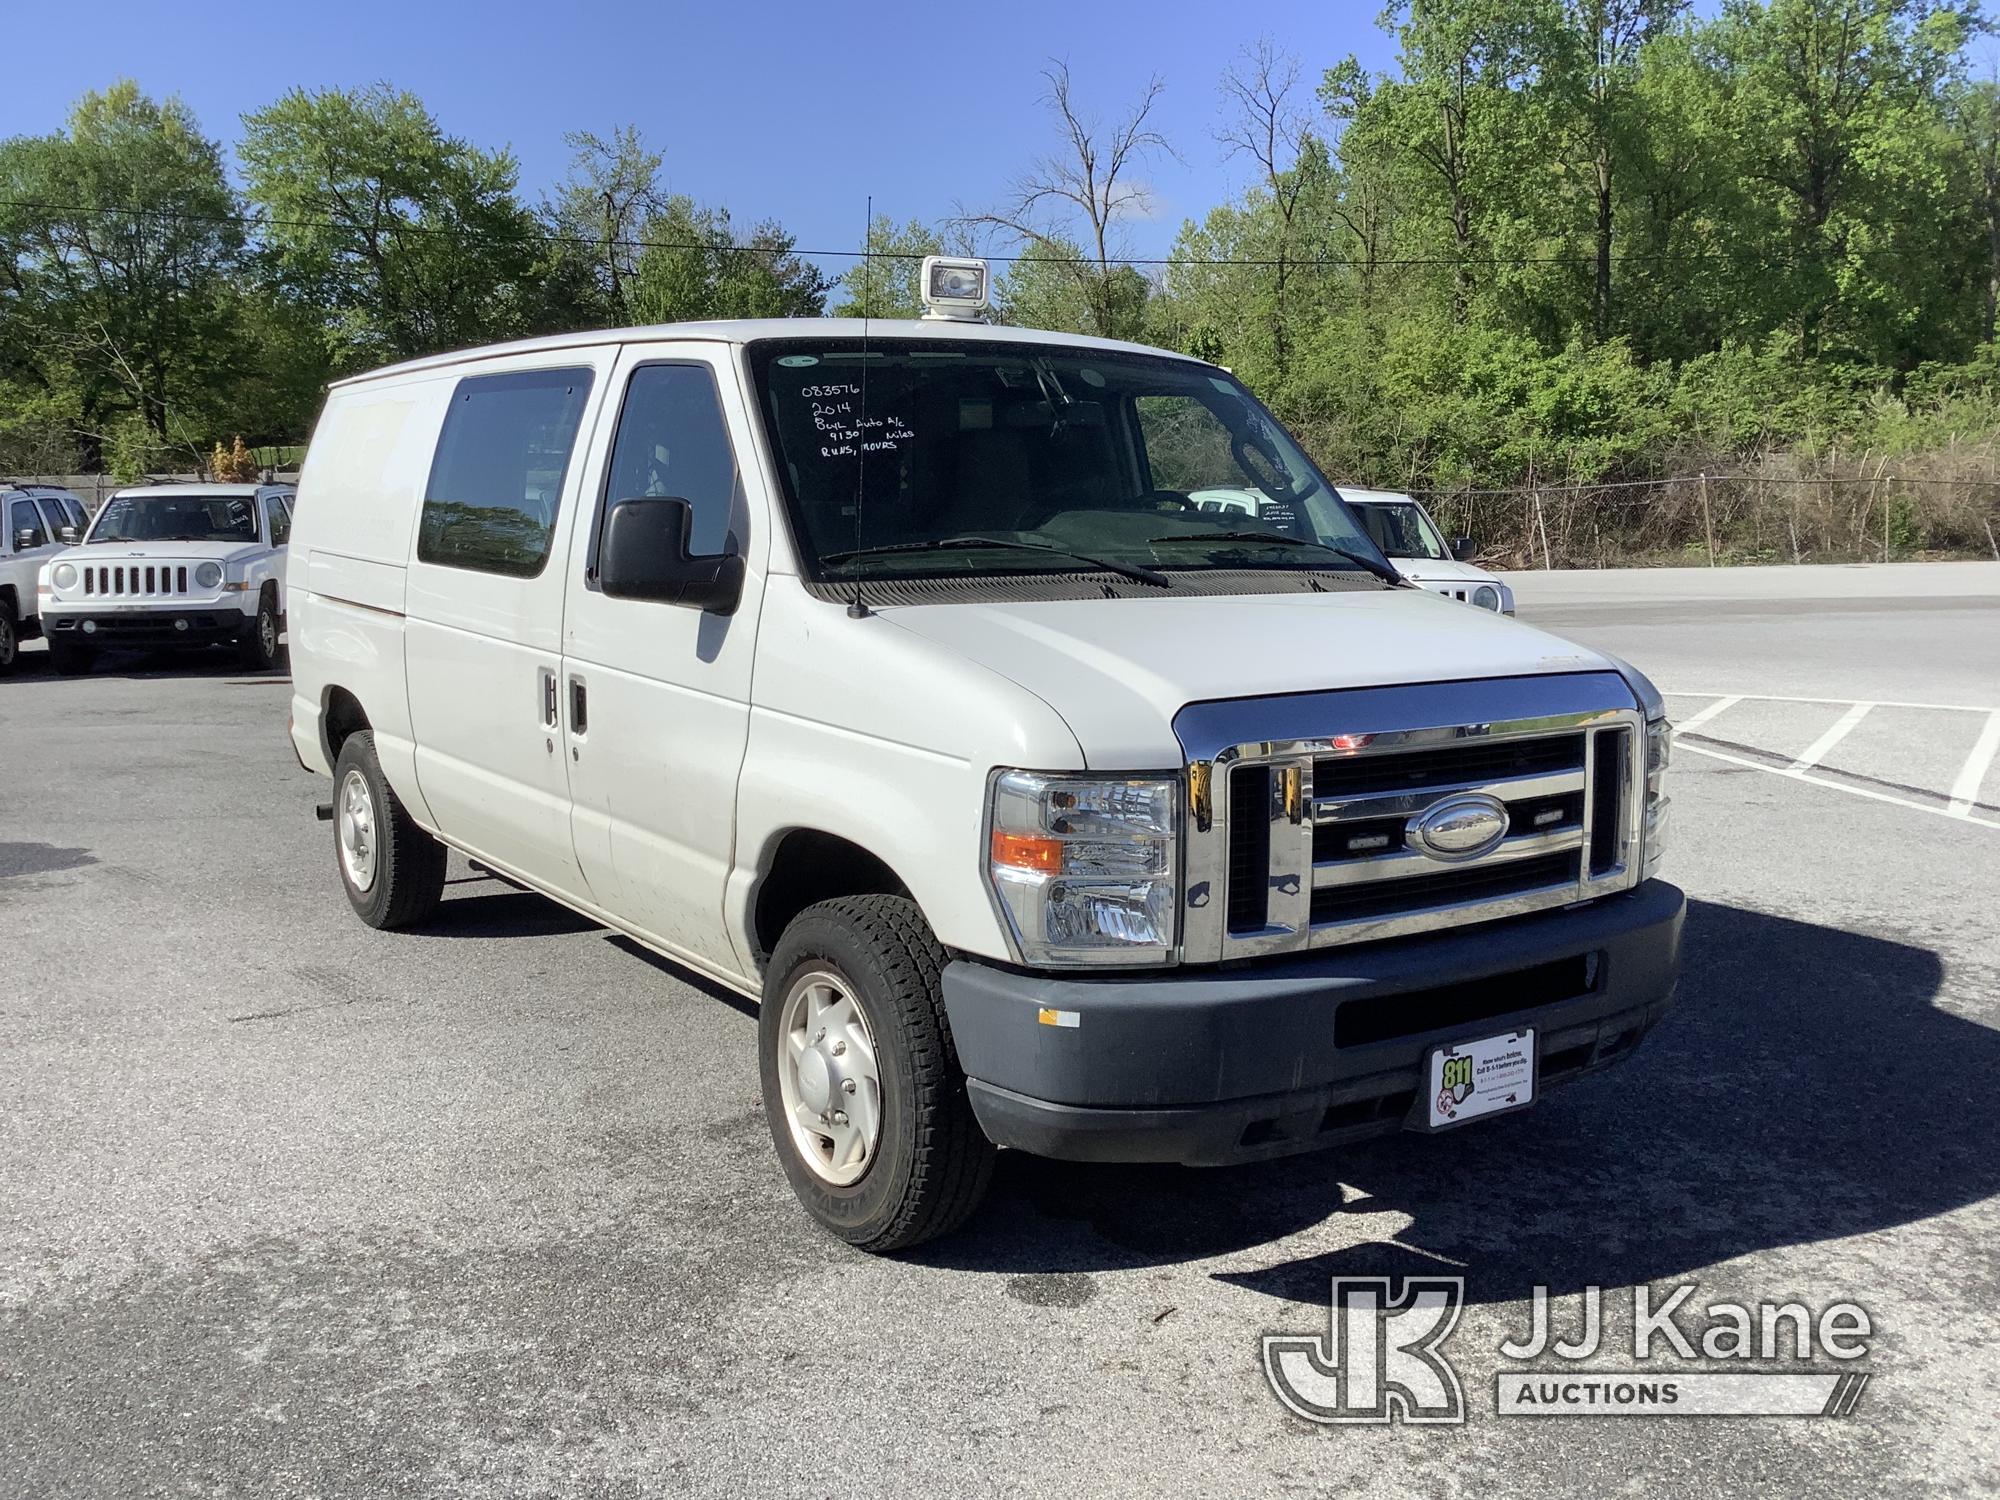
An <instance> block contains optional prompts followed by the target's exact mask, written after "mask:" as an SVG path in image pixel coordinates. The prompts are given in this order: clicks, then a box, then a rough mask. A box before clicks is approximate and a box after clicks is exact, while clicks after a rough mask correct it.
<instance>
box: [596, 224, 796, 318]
mask: <svg viewBox="0 0 2000 1500" xmlns="http://www.w3.org/2000/svg"><path fill="white" fill-rule="evenodd" d="M644 240H645V248H644V249H643V250H642V251H641V253H640V255H639V259H638V262H637V264H636V265H635V266H634V268H633V272H632V276H631V279H630V281H629V282H628V283H627V284H626V295H627V300H628V302H629V304H630V306H631V310H632V314H633V317H634V320H635V321H637V322H641V323H681V322H688V321H691V320H695V319H701V318H816V317H818V316H819V315H820V314H821V313H822V312H823V311H824V310H825V307H826V294H827V291H828V289H829V285H830V284H829V283H828V281H827V279H826V277H825V276H824V275H822V274H821V272H820V270H819V268H818V267H817V266H814V265H813V264H811V263H810V262H809V261H806V260H804V259H802V258H801V257H800V256H798V255H797V254H796V253H795V252H794V248H793V247H794V246H795V244H796V243H797V241H796V240H795V239H794V238H793V237H792V236H791V235H789V234H787V233H786V232H785V231H784V229H783V228H781V227H780V226H779V225H777V224H775V223H772V222H769V221H767V222H765V223H762V224H759V225H757V226H756V227H755V228H754V229H752V230H751V231H750V233H749V234H748V235H747V236H745V237H744V238H743V240H742V241H741V242H739V241H738V240H737V238H736V233H735V229H734V227H733V225H732V224H731V222H730V217H729V210H727V209H726V208H703V207H701V206H699V205H698V204H696V203H695V202H694V201H693V200H692V199H690V198H686V197H681V196H675V197H672V198H669V199H667V200H666V203H665V205H664V207H663V208H662V210H661V211H660V212H659V213H657V214H655V215H653V216H652V217H651V218H649V219H647V220H646V224H645V229H644Z"/></svg>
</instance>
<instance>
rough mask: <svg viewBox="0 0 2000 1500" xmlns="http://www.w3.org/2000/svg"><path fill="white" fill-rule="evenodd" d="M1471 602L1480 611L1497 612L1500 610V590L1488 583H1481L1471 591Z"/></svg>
mask: <svg viewBox="0 0 2000 1500" xmlns="http://www.w3.org/2000/svg"><path fill="white" fill-rule="evenodd" d="M1472 602H1473V603H1474V604H1476V605H1478V606H1479V607H1480V608H1481V609H1492V610H1497V609H1499V608H1500V590H1498V589H1496V588H1495V587H1493V585H1492V584H1490V583H1482V584H1480V585H1479V587H1478V588H1476V589H1474V590H1473V591H1472Z"/></svg>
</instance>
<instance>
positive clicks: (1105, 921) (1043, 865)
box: [987, 771, 1181, 965]
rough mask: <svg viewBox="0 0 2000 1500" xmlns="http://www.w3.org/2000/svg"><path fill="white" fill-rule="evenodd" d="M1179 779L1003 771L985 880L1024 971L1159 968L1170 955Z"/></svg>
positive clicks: (996, 785)
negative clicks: (1032, 967) (1040, 967)
mask: <svg viewBox="0 0 2000 1500" xmlns="http://www.w3.org/2000/svg"><path fill="white" fill-rule="evenodd" d="M1180 815H1181V792H1180V780H1179V778H1178V777H1171V778H1170V777H1157V776H1143V777H1142V776H1134V777H1120V778H1116V779H1105V778H1102V777H1080V776H1044V775H1040V774H1038V773H1036V772H1033V771H1002V772H1000V773H999V774H998V775H996V776H995V777H994V778H993V790H992V797H991V805H990V807H989V810H988V816H987V829H988V837H987V871H988V878H989V879H990V880H991V882H992V885H993V891H994V894H995V895H996V896H997V897H999V900H1000V907H1001V910H1002V911H1003V912H1005V914H1006V917H1007V925H1008V927H1009V929H1010V933H1009V935H1010V937H1011V938H1012V940H1013V946H1014V949H1015V952H1016V953H1017V954H1018V955H1019V957H1020V960H1021V962H1022V963H1025V964H1048V965H1074V964H1152V963H1165V962H1167V961H1168V960H1169V959H1171V958H1172V957H1173V949H1174V913H1175V906H1176V904H1177V902H1176V891H1177V883H1176V882H1177V878H1178V871H1179V859H1178V848H1177V845H1178V842H1179V827H1180Z"/></svg>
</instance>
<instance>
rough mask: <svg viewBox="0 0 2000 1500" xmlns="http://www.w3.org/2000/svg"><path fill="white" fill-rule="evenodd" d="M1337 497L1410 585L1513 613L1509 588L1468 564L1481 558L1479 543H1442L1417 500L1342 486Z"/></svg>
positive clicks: (1391, 492)
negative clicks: (1347, 506) (1355, 516)
mask: <svg viewBox="0 0 2000 1500" xmlns="http://www.w3.org/2000/svg"><path fill="white" fill-rule="evenodd" d="M1340 498H1341V499H1343V500H1345V501H1346V502H1347V503H1348V504H1349V505H1350V506H1352V507H1353V508H1354V513H1355V514H1356V515H1357V516H1359V517H1360V518H1361V524H1362V526H1363V527H1365V528H1366V529H1367V532H1368V538H1369V540H1370V541H1372V542H1374V543H1375V545H1376V546H1378V547H1380V548H1381V549H1382V551H1383V552H1384V553H1385V554H1387V556H1388V559H1389V561H1390V562H1392V563H1394V564H1395V565H1396V571H1397V572H1398V573H1401V574H1402V575H1403V576H1404V577H1405V578H1407V579H1409V580H1410V581H1411V582H1412V583H1414V584H1416V585H1418V586H1419V587H1420V588H1426V589H1429V590H1431V592H1433V593H1437V594H1443V595H1444V596H1445V597H1446V598H1447V599H1456V600H1458V601H1459V602H1460V603H1461V604H1476V605H1478V606H1479V607H1480V608H1481V609H1491V610H1497V611H1498V612H1499V613H1501V614H1503V615H1511V614H1512V613H1514V591H1513V589H1511V588H1509V587H1508V586H1507V585H1506V584H1505V583H1503V582H1501V581H1500V580H1499V579H1498V578H1495V577H1494V576H1493V575H1492V574H1491V573H1489V572H1487V571H1486V570H1485V569H1484V568H1481V567H1475V566H1474V565H1473V562H1472V559H1473V558H1475V557H1477V556H1478V555H1479V547H1478V544H1477V543H1476V542H1474V541H1473V539H1472V538H1471V537H1469V536H1462V537H1456V538H1454V539H1453V540H1452V541H1450V542H1446V541H1445V539H1444V532H1443V531H1441V530H1440V529H1439V527H1438V524H1437V522H1436V521H1434V520H1432V519H1431V513H1430V512H1429V511H1427V510H1425V509H1424V507H1423V506H1422V505H1421V504H1419V503H1418V502H1417V499H1416V497H1415V496H1413V495H1405V494H1403V493H1402V492H1401V491H1398V490H1362V489H1355V488H1354V487H1353V486H1351V485H1345V484H1343V485H1342V486H1340Z"/></svg>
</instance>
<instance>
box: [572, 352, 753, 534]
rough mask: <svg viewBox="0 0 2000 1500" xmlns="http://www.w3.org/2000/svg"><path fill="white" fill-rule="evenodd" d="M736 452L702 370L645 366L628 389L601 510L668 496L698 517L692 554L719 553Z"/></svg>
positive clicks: (733, 487)
mask: <svg viewBox="0 0 2000 1500" xmlns="http://www.w3.org/2000/svg"><path fill="white" fill-rule="evenodd" d="M736 479H737V475H736V453H735V450H734V449H732V448H731V447H730V445H729V429H728V427H727V426H726V425H725V423H724V420H723V415H722V399H721V397H720V396H719V395H717V393H716V389H715V376H714V375H713V374H712V373H711V372H710V371H709V370H708V368H707V367H706V366H703V365H641V366H640V367H639V368H638V369H636V370H634V371H633V372H632V379H631V380H630V382H628V383H627V385H626V387H625V405H624V408H623V409H622V410H621V411H620V412H619V413H618V435H617V437H616V438H615V439H614V440H613V441H612V445H611V472H610V477H609V478H608V479H607V480H606V483H605V491H604V503H605V505H607V506H609V505H610V504H611V503H612V502H613V501H616V500H629V499H631V498H632V497H633V496H635V495H671V496H674V497H675V498H677V499H681V500H685V501H687V503H688V506H689V509H690V510H692V511H693V517H692V522H691V525H690V526H689V534H688V550H689V551H690V552H692V553H694V554H696V555H703V554H706V555H710V556H713V555H714V554H717V553H720V552H722V551H723V550H724V549H725V547H726V545H727V541H728V537H729V516H730V511H731V509H732V508H733V506H734V504H735V500H736Z"/></svg>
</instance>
